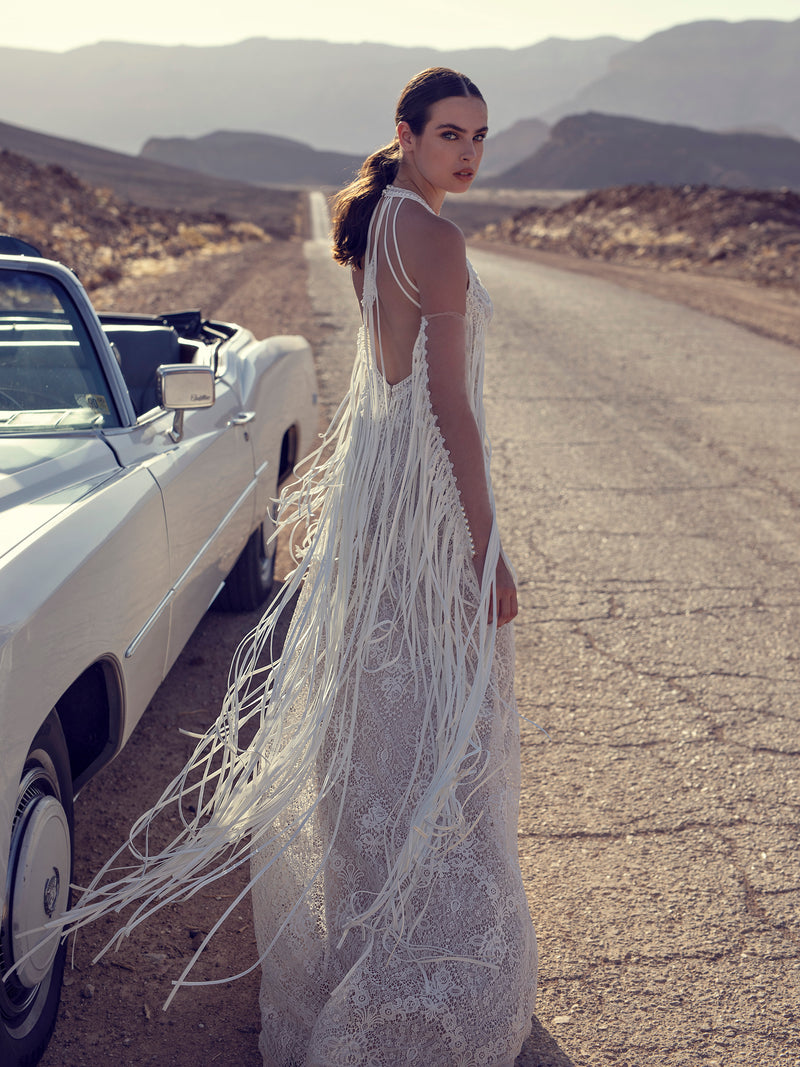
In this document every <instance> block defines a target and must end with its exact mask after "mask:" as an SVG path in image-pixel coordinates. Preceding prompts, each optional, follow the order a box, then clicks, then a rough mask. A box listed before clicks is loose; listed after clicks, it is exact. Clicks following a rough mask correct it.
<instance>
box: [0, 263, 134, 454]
mask: <svg viewBox="0 0 800 1067" xmlns="http://www.w3.org/2000/svg"><path fill="white" fill-rule="evenodd" d="M118 425H119V419H118V417H117V414H116V409H115V407H114V402H113V400H112V397H111V392H110V390H109V387H108V383H107V381H106V378H105V374H104V373H103V369H102V367H101V365H100V359H99V357H98V354H97V351H96V350H95V347H94V345H93V344H92V342H91V340H90V338H89V335H88V333H87V331H86V327H85V325H84V323H83V321H82V319H81V316H80V314H79V313H78V310H77V308H76V307H75V305H74V304H73V302H72V300H71V298H70V296H69V294H68V293H67V291H66V289H65V288H64V287H63V286H62V285H61V284H60V283H59V282H58V281H57V280H56V279H55V278H51V277H50V276H49V275H45V274H37V273H35V272H33V271H27V270H0V434H8V433H47V432H55V433H63V432H64V431H70V430H87V429H92V428H99V427H103V426H118Z"/></svg>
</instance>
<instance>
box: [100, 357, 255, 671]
mask: <svg viewBox="0 0 800 1067" xmlns="http://www.w3.org/2000/svg"><path fill="white" fill-rule="evenodd" d="M241 416H242V411H241V403H240V401H239V396H238V394H237V392H236V390H235V388H234V387H233V386H232V385H231V384H230V383H229V382H227V381H225V380H224V379H223V378H217V380H216V395H215V401H214V404H213V406H212V407H209V408H200V409H197V410H193V411H187V412H185V414H184V422H183V433H182V436H181V437H180V439H179V440H178V441H174V440H173V439H172V437H171V436H170V431H171V430H172V427H173V419H174V413H173V412H168V411H164V410H163V409H156V410H155V411H153V412H152V413H150V414H147V415H145V416H143V417H141V418H140V419H139V422H138V423H137V425H136V426H135V427H133V428H131V429H129V430H128V431H127V432H126V433H124V434H122V435H115V443H114V447H115V449H116V450H117V454H118V456H119V458H120V461H121V462H122V463H125V464H127V463H135V462H144V463H145V464H146V465H147V467H148V468H149V470H150V472H151V473H152V475H153V477H154V478H155V480H156V482H157V483H158V485H159V488H160V489H161V494H162V497H163V500H164V510H165V513H166V519H167V533H168V538H169V559H170V589H169V591H168V593H167V595H166V596H165V598H164V602H163V603H162V605H161V609H162V610H163V611H168V612H169V615H170V625H169V647H168V651H167V656H166V664H165V670H168V669H169V667H170V666H171V665H172V663H173V662H174V660H175V658H176V657H177V655H178V653H179V652H180V651H181V649H182V648H183V646H184V644H185V643H186V641H187V640H188V638H189V636H190V635H191V633H192V630H193V629H194V628H195V626H196V625H197V623H198V622H199V620H200V619H201V618H202V616H203V614H204V613H205V611H206V610H207V609H208V606H209V605H210V603H211V602H212V600H213V599H214V597H215V596H216V594H217V592H218V591H219V589H220V587H221V584H222V582H223V581H224V579H225V577H226V575H227V574H228V572H229V571H230V569H231V567H232V566H233V564H234V563H235V562H236V559H237V557H238V555H239V552H240V551H241V550H242V548H243V546H244V544H245V542H246V541H247V538H248V536H249V534H250V531H251V529H252V526H253V523H254V477H253V450H252V444H251V441H250V434H249V432H248V429H247V424H246V422H245V423H242V420H241Z"/></svg>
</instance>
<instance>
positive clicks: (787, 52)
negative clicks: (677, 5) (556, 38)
mask: <svg viewBox="0 0 800 1067" xmlns="http://www.w3.org/2000/svg"><path fill="white" fill-rule="evenodd" d="M798 99H800V19H797V20H796V21H795V22H774V21H766V20H763V21H755V20H754V21H748V22H736V23H731V22H721V21H707V22H691V23H688V24H687V25H684V26H674V27H673V28H672V29H670V30H664V31H663V32H661V33H656V34H653V36H651V37H648V38H647V39H646V40H644V41H641V42H640V43H639V44H634V45H631V46H630V47H629V48H626V49H623V50H621V51H619V52H617V53H616V54H615V55H613V56H612V57H611V58H610V61H609V69H608V71H607V73H605V74H604V75H603V76H602V77H600V78H598V79H596V80H595V81H593V82H591V83H590V84H589V85H587V86H586V87H585V88H583V89H581V90H580V91H579V92H578V93H576V94H574V95H572V96H569V97H565V98H564V99H563V101H561V102H560V103H559V105H558V106H557V107H556V108H553V109H551V110H547V109H543V110H541V111H538V112H536V113H537V114H540V115H543V116H545V117H546V118H550V119H555V118H561V117H562V116H564V115H570V114H571V115H574V114H577V113H580V112H584V111H605V112H607V113H609V114H612V115H635V116H636V117H638V118H644V119H652V120H654V121H656V122H677V123H682V124H691V125H693V126H700V127H703V128H704V129H709V130H723V129H726V128H732V127H749V128H764V127H766V126H767V124H772V125H775V126H778V127H780V128H781V129H784V130H786V131H787V132H788V133H789V134H791V135H792V136H800V111H799V110H798V107H797V101H798Z"/></svg>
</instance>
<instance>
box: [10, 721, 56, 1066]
mask: <svg viewBox="0 0 800 1067" xmlns="http://www.w3.org/2000/svg"><path fill="white" fill-rule="evenodd" d="M72 841H73V813H72V775H71V773H70V763H69V753H68V751H67V744H66V741H65V740H64V733H63V731H62V729H61V723H60V722H59V720H58V716H57V715H56V714H55V713H54V712H53V713H51V714H50V715H49V717H48V718H47V720H46V721H45V722H44V724H43V725H42V727H41V729H40V730H39V732H38V733H37V735H36V737H35V738H34V741H33V744H32V745H31V748H30V752H29V753H28V758H27V759H26V760H25V767H24V770H23V773H22V778H21V780H20V783H19V791H18V794H17V807H16V811H15V813H14V819H13V823H12V830H11V847H10V849H9V857H8V875H7V877H6V886H5V903H4V907H3V915H2V926H0V974H5V973H6V971H7V970H8V969H9V968H10V967H13V966H14V964H15V963H17V962H18V961H19V960H20V959H22V957H24V956H25V955H26V954H27V953H28V952H30V951H31V949H33V950H34V951H33V953H32V955H30V956H29V957H28V958H27V959H25V960H24V962H23V963H22V964H21V965H20V967H19V969H18V970H16V971H14V973H13V974H11V975H9V976H8V977H7V978H5V979H4V980H3V981H2V983H0V1063H2V1064H3V1065H4V1067H31V1065H33V1064H35V1063H38V1062H39V1060H40V1059H41V1057H42V1054H43V1053H44V1050H45V1048H46V1047H47V1043H48V1041H49V1040H50V1036H51V1034H52V1032H53V1028H54V1027H55V1023H56V1015H57V1013H58V1002H59V998H60V996H61V980H62V978H63V974H64V958H65V955H66V944H62V943H61V942H60V941H59V939H58V938H57V937H51V938H48V939H43V935H42V934H41V933H38V934H37V933H28V931H33V930H35V929H36V928H37V927H41V926H42V925H43V924H44V923H46V922H49V921H50V920H52V919H57V918H58V917H59V916H60V915H62V914H63V913H64V911H65V910H66V909H67V908H68V907H69V898H70V881H71V880H72ZM37 945H38V947H37Z"/></svg>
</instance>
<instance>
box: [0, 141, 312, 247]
mask: <svg viewBox="0 0 800 1067" xmlns="http://www.w3.org/2000/svg"><path fill="white" fill-rule="evenodd" d="M0 149H5V150H7V151H9V152H12V153H15V154H17V155H19V156H24V157H26V158H27V159H28V160H33V161H35V162H37V163H45V164H55V165H57V166H59V167H62V168H64V169H66V170H68V171H70V172H71V173H72V174H74V175H77V176H78V177H80V178H81V179H83V181H85V182H88V183H89V184H90V185H93V186H98V187H101V188H106V189H111V190H112V191H113V192H114V193H115V194H116V195H117V196H120V197H123V198H125V199H127V200H130V201H133V202H135V203H137V204H141V205H143V206H146V207H152V208H159V209H162V208H163V209H172V208H183V209H185V210H187V211H197V212H224V213H225V214H226V215H229V216H231V218H239V219H247V220H249V221H250V222H253V223H255V224H256V225H258V226H261V227H263V228H264V229H265V230H267V231H268V232H270V233H272V234H274V235H275V236H278V237H288V236H291V235H292V234H293V233H294V232H295V229H296V212H297V194H296V193H295V192H292V191H291V190H289V189H268V190H267V189H258V188H256V187H255V186H253V185H248V184H245V183H244V182H234V181H226V180H223V179H221V178H215V177H212V176H209V175H203V174H198V173H197V172H196V171H193V170H187V169H183V168H180V167H174V166H168V165H167V164H165V163H160V162H159V161H157V160H153V159H141V158H140V157H138V156H129V155H126V154H124V153H122V152H112V151H109V150H108V149H106V148H97V147H96V146H95V145H90V144H83V143H81V142H79V141H70V140H67V139H66V138H63V137H50V136H49V135H48V134H44V133H37V132H35V131H34V130H26V129H23V128H21V127H19V126H11V125H9V124H8V123H0ZM8 165H9V166H13V163H12V164H8Z"/></svg>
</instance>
